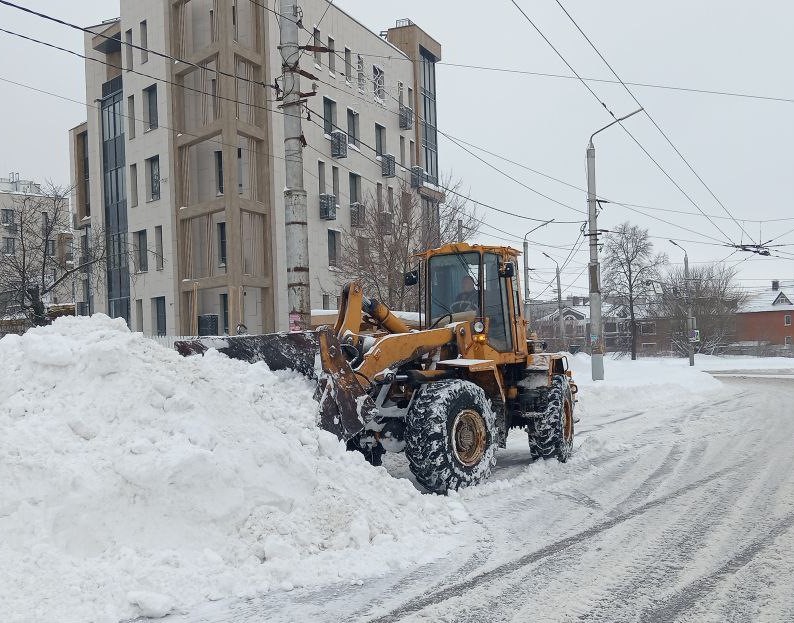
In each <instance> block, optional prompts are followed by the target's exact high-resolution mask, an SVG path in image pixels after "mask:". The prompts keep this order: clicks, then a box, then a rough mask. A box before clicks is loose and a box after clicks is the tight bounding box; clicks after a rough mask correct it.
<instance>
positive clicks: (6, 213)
mask: <svg viewBox="0 0 794 623" xmlns="http://www.w3.org/2000/svg"><path fill="white" fill-rule="evenodd" d="M2 224H3V225H13V224H14V211H13V210H11V209H9V208H3V211H2Z"/></svg>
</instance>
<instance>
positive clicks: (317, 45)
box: [314, 28, 323, 65]
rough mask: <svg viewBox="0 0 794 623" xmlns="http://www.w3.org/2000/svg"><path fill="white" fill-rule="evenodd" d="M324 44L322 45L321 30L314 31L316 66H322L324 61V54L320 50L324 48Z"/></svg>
mask: <svg viewBox="0 0 794 623" xmlns="http://www.w3.org/2000/svg"><path fill="white" fill-rule="evenodd" d="M322 45H323V44H322V43H320V29H319V28H315V29H314V48H315V50H314V64H315V65H320V64H321V63H322V60H323V53H322V52H320V48H321V47H322Z"/></svg>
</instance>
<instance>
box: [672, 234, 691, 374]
mask: <svg viewBox="0 0 794 623" xmlns="http://www.w3.org/2000/svg"><path fill="white" fill-rule="evenodd" d="M670 244H672V245H674V246H676V247H678V248H679V249H681V250H682V251H683V252H684V285H685V286H686V303H687V319H686V327H687V332H686V333H687V335H686V338H687V349H688V351H689V365H690V366H694V365H695V343H694V342H693V341H692V332H693V331H694V329H695V319H694V318H693V317H692V297H691V296H690V295H689V254H688V253H687V252H686V249H685V248H684V247H682V246H681V245H680V244H678V243H677V242H676V241H675V240H670Z"/></svg>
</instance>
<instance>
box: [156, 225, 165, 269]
mask: <svg viewBox="0 0 794 623" xmlns="http://www.w3.org/2000/svg"><path fill="white" fill-rule="evenodd" d="M154 253H155V260H154V261H155V266H156V267H157V270H163V226H162V225H157V226H156V227H155V228H154Z"/></svg>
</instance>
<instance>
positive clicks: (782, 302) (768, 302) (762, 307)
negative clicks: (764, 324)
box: [739, 280, 794, 314]
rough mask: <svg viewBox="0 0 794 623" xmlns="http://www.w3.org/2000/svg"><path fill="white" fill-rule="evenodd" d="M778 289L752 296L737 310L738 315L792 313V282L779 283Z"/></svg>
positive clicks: (793, 296) (793, 293)
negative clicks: (774, 312) (773, 312)
mask: <svg viewBox="0 0 794 623" xmlns="http://www.w3.org/2000/svg"><path fill="white" fill-rule="evenodd" d="M778 284H779V285H778V289H777V290H773V289H772V285H771V284H770V286H769V288H768V289H766V290H764V291H763V292H759V293H757V294H752V295H751V296H750V297H749V298H748V299H747V301H746V302H745V303H744V305H742V306H741V308H740V309H739V313H740V314H751V313H755V312H770V311H794V280H792V281H779V282H778Z"/></svg>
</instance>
